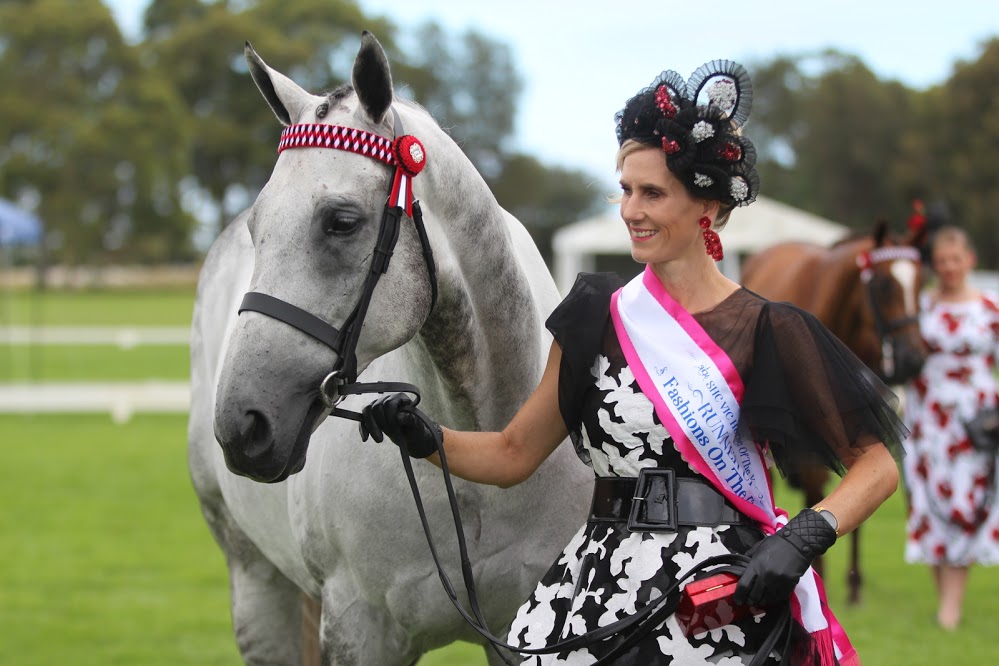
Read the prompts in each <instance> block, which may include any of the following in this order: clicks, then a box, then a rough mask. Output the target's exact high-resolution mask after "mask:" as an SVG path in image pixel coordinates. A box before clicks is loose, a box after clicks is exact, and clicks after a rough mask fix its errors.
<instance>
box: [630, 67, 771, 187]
mask: <svg viewBox="0 0 999 666" xmlns="http://www.w3.org/2000/svg"><path fill="white" fill-rule="evenodd" d="M702 93H703V95H704V97H705V99H702ZM752 105H753V85H752V82H751V81H750V79H749V74H748V73H747V72H746V70H745V69H744V68H743V67H742V65H739V64H737V63H734V62H731V61H728V60H713V61H711V62H709V63H705V64H704V65H701V66H700V67H698V68H697V71H695V72H694V73H693V74H691V76H690V80H689V81H686V82H685V81H684V80H683V77H682V76H680V75H679V74H677V73H676V72H674V71H672V70H669V71H666V72H663V73H662V74H660V75H659V76H658V77H656V80H655V81H653V82H652V85H650V86H649V87H648V88H645V89H643V90H642V91H640V92H639V93H638V94H637V95H635V96H634V97H632V98H631V99H629V100H628V103H627V104H625V106H624V109H622V110H621V111H618V112H617V114H616V115H615V116H614V120H615V121H616V122H617V141H618V145H623V144H624V142H625V141H628V140H629V139H630V140H633V141H637V142H639V143H641V144H644V145H647V146H654V147H656V148H660V149H661V150H662V151H663V152H664V153H665V154H666V165H667V166H668V167H669V170H670V171H672V172H673V174H674V175H675V176H676V177H677V178H678V179H679V180H680V181H681V182H682V183H683V184H684V186H685V187H686V188H687V191H689V192H690V193H691V194H692V195H693V196H695V197H697V198H699V199H710V200H712V201H720V202H721V203H722V204H724V205H728V206H746V205H748V204H750V203H752V202H753V201H754V200H755V199H756V195H757V194H758V193H759V189H760V178H759V176H758V175H757V174H756V169H755V165H756V149H755V148H753V144H752V142H751V141H749V139H746V138H745V137H743V136H740V135H739V133H738V131H739V128H741V127H742V126H743V125H744V124H745V123H746V120H747V119H748V118H749V110H750V108H751V107H752Z"/></svg>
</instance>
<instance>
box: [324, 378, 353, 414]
mask: <svg viewBox="0 0 999 666" xmlns="http://www.w3.org/2000/svg"><path fill="white" fill-rule="evenodd" d="M331 379H332V380H333V384H332V389H333V394H332V395H330V392H329V389H330V387H331V385H330V380H331ZM346 383H347V380H346V379H344V378H343V377H341V376H340V371H339V370H334V371H333V372H331V373H330V374H328V375H326V379H324V380H323V383H322V384H320V385H319V398H320V399H321V400H322V401H323V404H324V405H326V407H327V408H329V409H333V408H334V407H336V406H337V405H339V404H340V403H341V402H343V399H344V398H346V397H347V396H345V395H344V394H342V393H340V387H341V386H343V385H344V384H346Z"/></svg>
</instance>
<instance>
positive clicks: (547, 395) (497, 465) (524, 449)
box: [427, 342, 569, 488]
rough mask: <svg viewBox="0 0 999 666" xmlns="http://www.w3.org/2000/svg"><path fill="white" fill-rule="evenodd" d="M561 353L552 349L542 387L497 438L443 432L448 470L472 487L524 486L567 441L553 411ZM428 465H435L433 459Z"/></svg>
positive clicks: (435, 458)
mask: <svg viewBox="0 0 999 666" xmlns="http://www.w3.org/2000/svg"><path fill="white" fill-rule="evenodd" d="M561 361H562V350H561V349H560V348H559V346H558V345H557V344H556V343H554V342H553V343H552V346H551V351H550V352H549V353H548V364H547V366H545V372H544V375H543V376H542V377H541V383H540V384H538V387H537V388H536V389H535V390H534V393H532V394H531V397H529V398H528V399H527V402H525V403H524V405H523V407H521V408H520V410H519V411H518V412H517V413H516V414H515V415H514V417H513V419H512V420H511V421H510V423H509V425H507V427H506V428H504V429H503V431H502V432H466V431H458V430H449V429H446V428H443V429H442V430H443V431H444V452H445V455H446V456H447V464H448V469H449V470H450V471H451V473H452V474H454V475H455V476H459V477H461V478H463V479H467V480H469V481H475V482H477V483H487V484H490V485H494V486H500V487H502V488H509V487H510V486H514V485H516V484H518V483H520V482H521V481H524V480H526V479H527V478H528V477H529V476H531V474H533V473H534V471H535V470H536V469H537V468H538V467H540V466H541V463H543V462H544V461H545V459H546V458H547V457H548V456H549V455H551V453H552V451H554V450H555V449H556V448H557V447H558V445H559V444H561V443H562V441H563V440H565V438H566V437H567V436H568V435H569V432H568V431H567V430H566V427H565V422H564V421H563V420H562V414H561V412H559V407H558V375H559V365H560V363H561ZM427 460H429V461H431V462H432V463H434V464H435V465H438V466H439V465H440V458H439V456H438V455H437V454H436V453H435V454H433V455H432V456H430V457H429V458H427Z"/></svg>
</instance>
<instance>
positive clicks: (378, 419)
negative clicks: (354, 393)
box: [358, 393, 441, 458]
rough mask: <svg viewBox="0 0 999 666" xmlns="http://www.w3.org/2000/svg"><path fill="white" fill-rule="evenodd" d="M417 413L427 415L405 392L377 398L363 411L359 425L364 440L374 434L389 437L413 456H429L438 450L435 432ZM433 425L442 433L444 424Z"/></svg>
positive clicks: (377, 436) (373, 437)
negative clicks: (441, 425)
mask: <svg viewBox="0 0 999 666" xmlns="http://www.w3.org/2000/svg"><path fill="white" fill-rule="evenodd" d="M417 414H420V415H421V416H423V417H426V414H424V413H423V412H422V411H420V410H419V409H417V408H416V407H415V406H414V405H413V400H412V398H410V397H409V396H408V395H406V394H405V393H393V394H392V395H387V396H384V397H382V398H378V399H377V400H375V401H374V402H372V403H371V404H369V405H366V406H365V407H364V409H362V410H361V423H360V425H359V426H358V429H359V430H360V432H361V440H362V441H365V442H366V441H368V437H371V438H372V439H374V440H375V441H376V442H381V441H382V438H383V437H388V438H389V439H390V440H392V442H393V443H394V444H395V445H396V446H399V447H404V448H405V450H406V451H407V452H408V453H409V455H410V457H412V458H426V457H427V456H429V455H431V454H433V453H437V444H436V442H435V441H434V433H433V432H432V431H431V430H430V428H428V427H427V424H426V423H425V422H424V421H423V419H421V418H418V417H417ZM431 423H433V421H431ZM433 425H434V428H435V429H436V430H437V432H438V433H441V427H440V426H439V425H437V424H436V423H434V424H433Z"/></svg>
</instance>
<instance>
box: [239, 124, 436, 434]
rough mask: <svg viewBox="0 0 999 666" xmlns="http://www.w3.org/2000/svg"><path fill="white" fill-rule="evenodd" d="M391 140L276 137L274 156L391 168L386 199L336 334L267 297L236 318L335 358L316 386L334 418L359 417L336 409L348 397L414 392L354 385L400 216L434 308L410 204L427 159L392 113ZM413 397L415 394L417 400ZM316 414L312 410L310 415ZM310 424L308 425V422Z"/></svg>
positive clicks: (319, 131)
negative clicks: (295, 336)
mask: <svg viewBox="0 0 999 666" xmlns="http://www.w3.org/2000/svg"><path fill="white" fill-rule="evenodd" d="M392 114H393V116H394V121H395V123H394V124H395V126H394V130H395V139H394V140H393V139H386V138H385V137H383V136H380V135H378V134H373V133H371V132H366V131H364V130H361V129H357V128H354V127H343V126H340V125H325V124H313V123H305V124H297V125H289V126H288V127H286V128H285V129H284V130H283V131H282V132H281V141H280V142H279V143H278V153H281V152H283V151H285V150H289V149H292V148H327V149H332V150H346V151H348V152H352V153H357V154H359V155H364V156H366V157H370V158H372V159H375V160H378V161H379V162H382V163H384V164H388V165H389V166H393V167H395V173H394V176H393V178H392V184H391V187H390V188H389V194H388V198H387V200H386V201H385V207H384V209H383V211H382V221H381V226H380V227H379V229H378V240H377V242H376V243H375V249H374V254H373V257H372V259H371V266H370V269H369V271H368V275H367V278H366V279H365V282H364V289H363V291H362V292H361V297H360V299H359V300H358V302H357V305H355V306H354V309H353V310H352V311H351V313H350V315H348V316H347V319H346V320H345V321H344V324H343V327H342V328H339V329H338V328H336V327H335V326H333V325H332V324H330V323H328V322H327V321H325V320H324V319H322V318H320V317H317V316H316V315H314V314H312V313H311V312H308V311H306V310H303V309H302V308H299V307H298V306H296V305H292V304H291V303H288V302H287V301H284V300H281V299H280V298H276V297H274V296H270V295H268V294H264V293H260V292H256V291H251V292H247V293H246V294H245V295H244V296H243V302H242V303H241V304H240V306H239V312H240V313H242V312H244V311H253V312H259V313H261V314H264V315H267V316H268V317H271V318H273V319H277V320H278V321H282V322H284V323H286V324H288V325H289V326H292V327H293V328H296V329H298V330H299V331H302V332H303V333H305V334H307V335H310V336H312V337H313V338H315V339H316V340H319V341H320V342H322V343H323V344H325V345H326V346H327V347H329V348H330V349H332V350H333V351H334V352H336V354H337V360H336V362H335V363H334V365H333V369H332V370H331V371H330V372H329V374H327V375H326V378H325V379H323V381H322V383H321V384H320V386H319V397H320V399H321V401H322V403H323V405H325V406H326V408H327V409H330V410H332V413H333V414H334V415H336V416H341V417H343V418H349V419H352V420H355V421H357V420H359V419H360V415H359V414H357V413H355V412H352V411H349V410H346V409H340V408H338V407H337V405H338V404H339V403H340V402H341V401H342V400H343V399H344V397H346V396H347V395H351V394H357V393H381V392H386V391H405V392H411V393H412V392H414V391H415V387H414V386H412V385H411V384H403V383H398V382H372V383H360V384H359V383H357V356H356V353H355V352H356V350H357V343H358V340H359V339H360V335H361V326H362V325H363V324H364V318H365V316H367V313H368V306H369V305H370V304H371V297H372V295H373V294H374V291H375V287H376V286H377V285H378V280H379V279H381V276H382V275H384V274H385V272H386V271H388V267H389V261H390V260H391V259H392V252H393V251H394V250H395V245H396V242H397V241H398V240H399V227H400V221H401V218H402V214H403V213H404V212H405V214H406V215H407V216H409V217H410V218H412V220H413V223H414V224H415V225H416V231H417V233H418V234H419V236H420V244H421V245H422V247H423V259H424V262H425V263H426V266H427V275H428V277H429V279H430V308H431V310H433V308H434V305H436V303H437V268H436V265H435V263H434V253H433V249H432V248H431V247H430V239H429V237H428V236H427V229H426V226H425V225H424V223H423V211H422V210H421V209H420V202H419V201H416V200H415V199H414V198H413V178H415V177H416V176H417V175H418V174H419V173H420V172H421V171H422V170H423V167H424V166H425V165H426V160H427V155H426V152H425V150H424V148H423V144H422V143H420V141H419V139H417V138H416V137H414V136H411V135H407V134H404V133H403V128H402V120H401V119H400V118H399V113H398V112H397V111H396V110H395V109H394V108H393V109H392ZM417 395H418V394H417ZM314 411H315V410H314ZM310 420H311V419H310Z"/></svg>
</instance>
